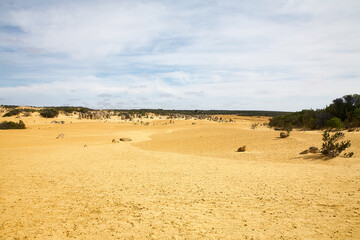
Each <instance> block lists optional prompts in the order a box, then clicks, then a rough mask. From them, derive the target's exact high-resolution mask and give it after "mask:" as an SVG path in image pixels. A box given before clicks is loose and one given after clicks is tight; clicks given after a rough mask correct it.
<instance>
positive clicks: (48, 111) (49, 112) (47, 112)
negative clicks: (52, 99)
mask: <svg viewBox="0 0 360 240" xmlns="http://www.w3.org/2000/svg"><path fill="white" fill-rule="evenodd" d="M40 115H41V116H42V117H44V118H54V117H57V116H58V115H59V111H57V110H55V109H52V108H45V109H42V110H40Z"/></svg>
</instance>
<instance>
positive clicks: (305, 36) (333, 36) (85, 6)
mask: <svg viewBox="0 0 360 240" xmlns="http://www.w3.org/2000/svg"><path fill="white" fill-rule="evenodd" d="M355 93H357V94H359V93H360V1H359V0H341V1H339V0H318V1H313V0H302V1H297V0H288V1H286V0H281V1H280V0H270V1H263V0H219V1H215V0H214V1H212V0H209V1H205V0H201V1H197V0H179V1H177V0H171V1H170V0H169V1H167V0H159V1H155V0H154V1H151V0H148V1H146V0H129V1H126V0H123V1H121V0H117V1H115V0H113V1H110V0H101V1H95V0H77V1H73V0H62V1H58V0H11V1H10V0H1V1H0V104H14V105H30V106H66V105H71V106H84V107H90V108H96V109H99V108H106V109H109V108H119V109H129V108H156V109H157V108H163V109H228V110H278V111H299V110H301V109H317V108H324V107H325V106H326V105H329V104H330V103H331V101H332V100H333V99H335V98H339V97H342V96H344V95H346V94H355Z"/></svg>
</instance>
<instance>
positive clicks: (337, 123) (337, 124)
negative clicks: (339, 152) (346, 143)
mask: <svg viewBox="0 0 360 240" xmlns="http://www.w3.org/2000/svg"><path fill="white" fill-rule="evenodd" d="M326 126H327V127H330V128H336V129H342V128H344V124H343V123H342V122H341V119H340V118H337V117H333V118H331V119H330V120H327V121H326Z"/></svg>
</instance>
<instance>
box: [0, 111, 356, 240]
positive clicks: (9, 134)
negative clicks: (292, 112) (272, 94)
mask: <svg viewBox="0 0 360 240" xmlns="http://www.w3.org/2000/svg"><path fill="white" fill-rule="evenodd" d="M3 119H4V118H0V121H2V120H3ZM10 119H12V118H10ZM22 119H23V121H24V122H25V123H26V125H27V126H28V129H26V130H6V131H5V130H4V131H0V211H1V214H0V239H35V238H36V239H330V238H334V239H359V238H360V230H359V229H360V209H359V206H360V158H359V157H358V156H359V154H360V133H358V132H353V133H346V136H347V138H348V139H351V140H352V147H351V150H352V151H354V152H355V156H354V158H351V159H346V158H343V157H338V158H336V159H332V160H329V161H324V160H323V159H321V158H319V157H318V156H317V155H312V154H310V155H299V152H300V151H302V150H304V149H306V148H308V147H310V146H318V147H320V145H321V132H317V131H315V132H300V131H293V132H292V133H291V136H290V137H289V138H286V139H280V138H278V136H279V132H276V131H273V130H270V129H268V128H266V127H259V128H258V129H256V130H251V129H250V126H251V124H252V123H254V122H266V121H267V119H266V118H246V117H243V118H241V117H238V118H237V119H236V122H235V123H214V122H209V121H194V120H188V121H185V120H181V121H180V120H175V124H167V125H163V124H164V123H166V122H168V120H154V121H153V122H152V123H153V124H156V125H152V124H150V125H149V126H136V125H133V124H132V123H120V120H119V119H111V120H108V121H106V122H105V121H95V120H81V121H80V120H77V119H75V117H73V118H71V117H65V116H62V117H60V118H59V119H58V120H64V121H65V122H66V123H65V124H63V125H61V124H60V125H59V124H50V122H51V120H50V119H42V118H40V117H36V116H35V117H29V118H22ZM14 120H15V119H14ZM70 122H72V123H70ZM192 122H196V125H193V124H192ZM60 133H64V135H65V137H64V138H63V139H56V136H57V135H58V134H60ZM120 137H128V138H131V139H132V140H133V141H131V142H120V143H112V139H114V138H116V139H119V138H120ZM244 144H245V145H247V148H248V151H247V152H244V153H238V152H236V149H237V148H238V147H239V146H242V145H244ZM84 145H86V147H84Z"/></svg>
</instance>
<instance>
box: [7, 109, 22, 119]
mask: <svg viewBox="0 0 360 240" xmlns="http://www.w3.org/2000/svg"><path fill="white" fill-rule="evenodd" d="M19 113H21V110H20V109H12V110H10V111H9V112H7V113H6V114H4V116H3V117H11V116H15V115H18V114H19Z"/></svg>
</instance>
